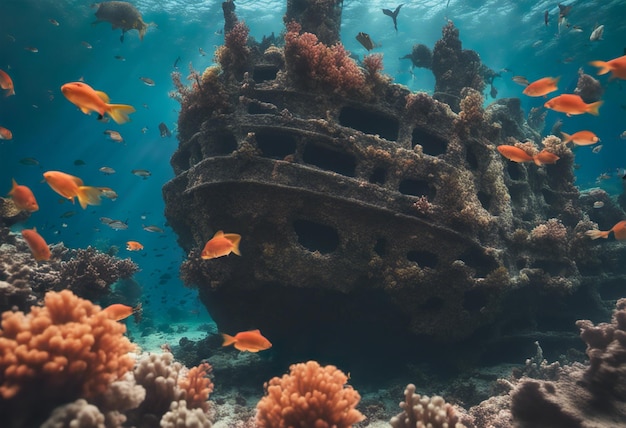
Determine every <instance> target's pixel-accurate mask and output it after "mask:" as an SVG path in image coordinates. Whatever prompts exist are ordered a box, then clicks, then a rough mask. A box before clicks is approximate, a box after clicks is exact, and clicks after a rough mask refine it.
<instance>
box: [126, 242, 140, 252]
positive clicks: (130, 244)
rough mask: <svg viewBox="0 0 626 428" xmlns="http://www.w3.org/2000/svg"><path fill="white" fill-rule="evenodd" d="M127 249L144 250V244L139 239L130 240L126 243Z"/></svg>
mask: <svg viewBox="0 0 626 428" xmlns="http://www.w3.org/2000/svg"><path fill="white" fill-rule="evenodd" d="M126 249H127V250H128V251H141V250H143V245H141V244H140V243H139V242H137V241H128V242H127V243H126Z"/></svg>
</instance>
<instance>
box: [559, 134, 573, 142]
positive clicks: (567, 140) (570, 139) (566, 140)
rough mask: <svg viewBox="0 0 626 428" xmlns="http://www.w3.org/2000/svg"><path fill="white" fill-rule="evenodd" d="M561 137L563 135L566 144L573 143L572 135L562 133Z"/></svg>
mask: <svg viewBox="0 0 626 428" xmlns="http://www.w3.org/2000/svg"><path fill="white" fill-rule="evenodd" d="M561 135H563V142H564V143H567V142H569V141H572V136H571V135H569V134H566V133H565V132H561Z"/></svg>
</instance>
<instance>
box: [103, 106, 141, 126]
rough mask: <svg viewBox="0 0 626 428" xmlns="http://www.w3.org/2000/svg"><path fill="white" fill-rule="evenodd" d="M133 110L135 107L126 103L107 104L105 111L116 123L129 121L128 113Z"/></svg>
mask: <svg viewBox="0 0 626 428" xmlns="http://www.w3.org/2000/svg"><path fill="white" fill-rule="evenodd" d="M135 111H136V110H135V107H133V106H129V105H126V104H107V113H109V116H111V118H112V119H113V120H114V121H115V123H117V124H122V123H126V122H130V117H128V115H129V114H131V113H134V112H135Z"/></svg>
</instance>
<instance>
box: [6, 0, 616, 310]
mask: <svg viewBox="0 0 626 428" xmlns="http://www.w3.org/2000/svg"><path fill="white" fill-rule="evenodd" d="M132 3H133V4H135V5H136V6H137V7H138V9H139V10H140V11H141V12H142V14H143V17H144V20H145V21H146V22H151V23H154V24H155V25H154V26H151V27H150V28H149V30H148V32H147V34H146V36H145V38H144V40H143V41H140V40H139V37H138V35H137V32H135V31H131V32H129V33H127V34H126V36H125V40H124V42H123V43H122V42H121V41H120V35H121V31H120V30H115V31H112V30H111V27H110V25H109V24H108V23H100V24H97V25H93V24H92V23H93V22H94V21H95V16H94V12H95V9H94V8H92V7H91V5H90V4H89V3H88V2H82V1H77V0H62V1H58V0H3V1H2V2H1V3H0V69H3V70H5V71H7V72H8V73H9V74H10V75H11V76H12V78H13V81H14V84H15V92H16V95H15V96H12V97H6V98H1V99H0V126H4V127H6V128H9V129H10V130H11V131H12V132H13V139H12V140H10V141H2V142H1V144H0V158H1V162H2V169H1V170H0V191H1V189H2V186H3V185H4V189H5V191H6V192H7V193H8V191H9V190H10V187H11V178H15V179H16V180H17V181H18V182H19V183H20V184H26V185H28V186H29V187H30V188H31V189H32V190H33V191H34V193H35V195H36V197H37V199H38V201H39V205H40V207H41V209H40V210H39V211H38V212H36V213H34V214H33V215H32V217H31V218H30V219H29V221H28V222H27V223H26V224H23V225H20V226H23V227H37V229H38V230H39V231H40V233H41V234H42V235H43V236H44V238H45V239H46V240H47V242H48V243H51V244H53V243H57V242H63V243H64V244H65V245H66V246H67V247H71V248H82V247H86V246H88V245H93V246H96V247H98V248H99V249H102V250H106V249H107V248H108V247H109V246H112V245H115V246H118V247H119V248H120V252H119V254H118V255H119V256H121V257H126V256H128V257H131V258H132V259H133V260H134V261H135V262H137V263H138V264H139V266H140V269H141V271H140V272H138V273H137V274H136V275H135V279H136V280H137V281H138V282H139V283H140V284H141V285H142V287H143V288H144V293H145V296H146V299H145V300H147V302H146V307H147V311H151V310H152V311H153V312H155V313H156V312H159V313H162V311H163V309H168V308H171V307H172V306H176V307H177V308H178V309H180V310H182V311H183V313H184V314H186V315H188V316H189V317H197V316H198V314H199V313H200V312H202V311H204V309H203V308H202V306H201V305H200V304H199V303H197V301H196V299H195V298H193V295H192V294H190V293H191V292H190V291H189V290H188V289H185V288H184V287H183V285H182V283H181V282H180V280H179V279H178V266H179V264H180V262H181V261H182V260H183V258H184V257H185V254H183V252H182V250H181V249H180V248H179V247H178V246H177V244H176V236H175V234H174V232H173V231H172V230H171V229H170V228H169V227H168V226H167V225H166V223H165V218H164V216H163V210H164V204H163V199H162V195H161V187H162V186H163V184H164V183H165V182H167V181H168V180H169V179H171V178H172V177H173V171H172V168H171V167H170V165H169V158H170V156H171V155H172V153H173V152H174V150H175V149H176V147H177V143H178V141H177V139H176V121H177V111H178V109H179V108H180V106H179V104H178V103H177V102H176V101H175V100H173V99H172V98H170V97H169V95H168V93H169V92H170V91H171V90H173V85H172V82H171V73H172V71H174V70H175V68H174V64H175V63H176V65H177V67H178V70H179V71H180V72H181V73H182V75H183V76H186V75H187V74H188V67H189V65H190V64H191V66H192V67H193V68H194V69H196V70H199V71H202V70H204V68H205V67H207V66H209V65H211V64H213V62H214V60H213V52H214V50H215V48H216V46H218V45H220V44H222V43H223V34H222V31H221V29H222V26H223V16H222V10H221V2H219V1H204V2H196V1H182V0H181V1H168V2H164V1H137V2H132ZM235 4H236V6H237V9H236V12H237V14H238V17H239V19H240V20H243V21H245V22H246V24H247V25H248V26H249V27H250V35H251V36H253V37H255V38H256V39H257V40H260V39H261V38H262V37H263V36H264V35H266V36H268V35H270V34H271V33H274V34H276V35H278V34H280V32H281V31H282V30H283V28H284V26H283V22H282V16H283V14H284V12H285V7H286V6H285V2H284V1H254V0H247V1H243V0H241V1H240V0H237V1H236V2H235ZM563 4H564V5H571V6H572V10H571V13H570V14H569V16H568V17H567V19H568V22H569V23H570V27H568V26H566V25H561V26H559V25H558V24H557V20H558V10H559V9H558V7H557V4H556V2H552V1H495V0H491V1H476V0H450V1H419V2H417V1H407V2H405V3H404V4H403V6H402V8H401V11H400V13H399V16H398V31H397V32H396V31H395V30H394V28H393V25H392V21H391V19H390V18H389V17H388V16H385V15H384V14H383V13H382V12H381V9H382V8H390V9H394V8H395V7H396V6H397V4H389V3H387V2H380V1H367V2H361V1H351V0H345V1H344V12H343V16H342V27H341V34H342V40H343V43H344V44H345V46H346V48H347V49H349V50H350V51H351V52H353V53H354V54H355V55H358V56H359V57H362V56H363V55H364V54H365V53H367V52H366V50H365V49H364V48H363V47H362V46H361V45H360V44H359V43H358V42H357V40H356V39H355V36H356V34H357V33H358V32H361V31H363V32H367V33H368V34H370V36H371V38H372V39H373V40H374V41H375V42H376V43H377V44H380V47H377V48H376V49H375V50H374V52H375V53H376V52H379V53H383V55H384V66H385V70H384V71H385V73H387V74H388V75H390V76H391V77H392V78H393V79H394V81H395V82H396V83H399V84H402V85H406V86H407V87H409V88H410V89H411V90H414V91H418V90H419V91H426V92H429V93H432V92H433V87H434V78H433V76H432V73H431V72H430V71H429V70H425V69H412V68H411V66H410V62H409V61H408V60H401V59H400V57H402V56H404V55H405V54H408V53H410V51H411V48H412V46H413V45H414V44H416V43H423V44H425V45H427V46H429V47H431V48H432V47H433V46H434V43H435V42H436V41H437V40H438V39H439V38H440V37H441V28H442V27H443V26H444V25H445V24H446V22H447V20H448V19H449V20H452V21H453V22H454V24H455V26H456V27H457V28H458V29H459V31H460V38H461V40H462V42H463V47H464V48H465V49H472V50H475V51H476V52H478V53H479V55H480V57H481V59H482V61H483V63H485V64H486V65H487V66H488V67H490V68H492V69H493V70H495V71H499V72H500V73H501V76H500V77H499V78H496V79H495V80H494V86H495V87H496V88H497V90H498V95H497V98H502V97H521V98H522V104H523V107H524V109H525V111H526V112H528V111H529V109H530V108H531V107H536V106H541V105H542V104H543V103H544V101H545V100H544V99H543V98H536V99H534V98H533V99H531V98H529V97H525V96H523V95H522V93H521V92H522V89H523V88H522V87H521V86H519V85H518V84H516V83H514V82H513V81H512V77H513V76H514V75H521V76H525V77H527V78H528V80H530V81H532V80H536V79H538V78H541V77H544V76H561V83H560V87H559V92H560V93H565V92H571V91H573V89H574V88H575V86H576V81H577V78H578V70H579V68H581V67H582V68H583V70H584V71H585V72H586V73H589V74H593V75H595V72H596V69H595V67H592V66H590V65H588V62H589V61H592V60H609V59H612V58H615V57H618V56H621V55H623V54H624V48H625V43H626V42H625V41H626V24H625V23H624V20H623V16H626V4H625V3H624V2H623V1H619V0H613V1H568V2H563ZM546 10H547V11H548V12H549V18H550V19H549V24H548V25H545V23H544V12H545V11H546ZM51 20H55V21H56V22H58V24H59V25H54V24H53V22H51ZM574 25H576V26H579V27H580V28H581V29H582V31H581V32H578V31H575V30H574V29H573V26H574ZM596 25H604V26H605V31H604V40H601V41H596V42H591V41H590V40H589V36H590V34H591V32H592V30H593V28H594V26H596ZM28 47H35V48H37V50H38V52H36V53H35V52H32V51H31V50H28V49H26V48H28ZM141 77H147V78H150V79H152V80H154V82H155V85H154V86H147V85H146V84H145V83H144V82H143V81H142V80H141V79H140V78H141ZM79 79H84V81H85V82H86V83H88V84H89V85H91V86H93V87H94V88H96V89H98V90H102V91H104V92H106V93H107V94H108V95H109V96H110V98H111V101H112V102H114V103H124V104H131V105H133V106H135V108H136V109H137V112H136V113H135V114H133V115H132V116H131V117H132V122H130V123H127V124H124V125H117V124H115V123H114V122H112V121H111V122H109V123H101V122H98V121H97V120H96V117H95V115H93V114H92V115H91V116H87V115H84V114H83V113H81V112H80V111H79V110H78V109H77V108H76V107H75V106H74V105H73V104H71V103H69V102H68V101H67V100H66V99H65V98H64V96H63V95H62V93H61V91H60V87H61V85H63V84H64V83H67V82H71V81H76V80H79ZM599 79H600V80H601V82H602V83H603V85H604V86H605V95H604V96H603V100H604V101H605V104H604V106H603V107H602V108H601V114H600V116H599V117H593V116H590V115H584V116H576V117H565V115H563V114H560V113H555V112H549V113H548V116H547V119H546V129H545V130H544V131H545V132H548V131H549V130H550V127H551V125H552V123H554V122H555V121H556V120H557V119H561V120H562V121H563V128H562V129H563V130H564V131H565V132H568V133H573V132H575V131H578V130H582V129H589V130H592V131H594V132H595V133H596V134H598V136H599V137H600V138H601V140H602V144H603V149H602V150H601V151H600V152H599V153H592V149H591V147H581V148H578V149H577V150H576V162H577V163H578V164H579V165H580V166H581V167H580V169H579V170H578V171H577V184H578V185H579V186H580V188H581V189H587V188H590V187H594V186H602V187H604V188H606V189H608V190H609V191H610V192H611V193H612V194H614V195H616V194H617V193H619V192H621V177H619V176H618V175H617V173H616V172H617V169H618V168H624V167H626V156H625V155H626V140H623V139H620V134H621V133H622V132H623V131H625V130H626V121H625V119H626V98H625V95H626V89H625V88H624V83H623V82H621V81H618V80H613V81H609V79H608V77H607V76H601V77H600V78H599ZM488 92H489V88H487V91H486V93H485V96H486V101H485V102H486V104H488V103H489V102H491V101H492V98H491V97H490V96H489V94H488ZM161 122H163V123H165V124H166V125H167V126H168V127H169V128H170V129H171V130H172V131H173V136H172V137H170V138H167V137H166V138H162V137H161V136H160V134H159V131H158V125H159V123H161ZM109 129H111V130H116V131H119V132H120V133H121V134H122V136H123V137H124V140H125V141H124V143H116V142H113V141H111V140H109V139H107V137H106V135H105V134H104V131H105V130H109ZM30 157H32V158H36V159H37V160H38V161H39V165H34V166H33V165H23V164H22V163H20V159H23V158H30ZM77 161H78V162H77ZM82 162H84V165H82ZM77 163H78V164H81V165H77ZM103 166H108V167H111V168H113V169H115V170H116V173H115V174H111V175H104V174H103V173H101V172H100V171H99V168H101V167H103ZM133 169H147V170H149V171H150V172H151V176H150V177H148V178H147V179H143V178H141V177H137V176H135V175H133V174H132V173H131V170H133ZM47 170H61V171H64V172H67V173H70V174H73V175H77V176H79V177H81V178H82V179H83V180H84V182H85V184H87V185H93V186H103V187H104V186H106V187H110V188H112V189H114V190H115V191H116V192H117V193H118V194H119V198H118V199H117V200H115V201H111V200H104V201H103V203H102V205H100V206H95V207H93V206H90V207H88V208H87V209H86V210H82V209H81V208H80V206H78V205H71V204H69V203H67V202H65V203H60V202H59V196H58V195H57V194H56V193H54V192H53V191H52V190H51V189H50V188H49V187H48V185H47V184H45V183H42V173H43V172H44V171H47ZM602 173H609V174H610V176H611V177H610V178H609V179H608V180H603V181H601V182H599V183H597V182H596V178H597V177H598V176H599V175H600V174H602ZM2 183H4V184H2ZM71 212H75V213H74V214H72V215H70V213H71ZM100 217H109V218H112V219H118V220H121V221H124V222H127V223H128V229H126V230H119V231H115V230H112V229H110V228H109V227H107V226H106V225H104V224H102V223H101V222H100V220H99V218H100ZM143 225H156V226H158V227H160V228H162V229H163V230H164V232H163V233H151V232H147V231H145V230H144V229H143V228H142V226H143ZM128 240H136V241H139V242H141V243H142V244H143V245H144V247H145V249H144V250H143V251H140V252H133V253H130V252H126V251H125V249H124V248H125V242H126V241H128ZM163 275H165V276H163ZM181 302H182V303H181Z"/></svg>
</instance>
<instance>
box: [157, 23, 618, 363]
mask: <svg viewBox="0 0 626 428" xmlns="http://www.w3.org/2000/svg"><path fill="white" fill-rule="evenodd" d="M307 40H308V41H311V40H313V39H312V38H311V37H309V36H307ZM315 49H317V50H318V51H319V52H322V51H323V47H321V46H317V45H316V47H315ZM277 51H278V52H279V51H280V49H278V48H274V49H272V53H271V55H269V54H265V53H261V54H260V53H259V52H257V51H256V50H255V49H254V48H251V51H250V57H249V58H248V61H247V62H246V67H248V68H247V69H246V70H245V72H244V73H243V77H242V79H241V80H238V81H233V80H232V76H233V74H232V73H229V72H228V70H224V73H221V74H218V73H212V74H211V77H210V78H208V79H207V80H206V81H203V80H198V86H197V87H195V88H192V89H186V88H182V89H180V95H181V96H180V97H179V99H180V100H181V102H182V105H181V113H180V116H179V139H180V142H179V147H178V149H177V151H176V152H175V153H174V155H173V156H172V159H171V164H172V167H173V169H174V172H175V174H176V177H175V178H174V179H172V180H171V181H170V182H168V183H167V184H166V185H165V186H164V188H163V195H164V199H165V203H166V210H165V215H166V217H167V219H168V223H169V224H170V226H171V227H172V228H173V229H174V231H175V232H176V233H177V234H178V241H179V243H180V245H181V246H182V247H183V248H184V250H185V251H186V252H187V253H188V258H187V260H186V261H185V262H184V263H183V265H182V267H181V277H182V279H183V280H184V282H185V283H186V284H187V285H190V286H195V287H197V288H198V290H199V296H200V299H201V300H202V302H203V303H204V304H205V306H206V307H207V309H208V310H209V313H210V314H211V316H212V317H213V319H215V321H216V322H217V324H218V325H219V328H220V331H232V332H237V331H243V330H248V329H250V328H251V327H254V328H259V329H260V330H261V331H263V334H264V335H265V336H266V337H270V338H271V341H272V343H273V344H274V347H273V349H274V350H275V351H276V353H277V354H279V355H283V356H284V358H285V360H287V361H289V362H292V361H294V359H296V358H314V357H316V356H318V355H320V356H323V358H327V359H328V358H331V357H335V358H342V357H348V356H351V357H354V358H357V359H358V360H360V361H361V360H370V361H375V360H376V359H377V358H382V357H383V356H384V357H385V358H387V359H390V358H394V357H395V356H398V355H413V354H415V353H419V354H420V355H421V356H422V357H424V358H428V357H429V356H430V357H432V358H434V359H436V360H438V361H440V362H442V364H443V365H445V364H446V363H443V361H447V362H448V363H449V362H450V360H455V359H456V358H461V357H460V356H458V357H455V355H461V354H463V352H465V354H463V358H465V359H467V358H469V355H475V356H476V357H477V358H480V356H481V355H485V354H488V353H489V352H491V350H493V349H496V348H499V344H500V343H501V342H499V340H506V342H507V344H508V346H507V349H510V350H511V355H513V354H514V352H515V351H517V350H518V348H517V347H516V346H515V345H514V343H515V340H516V339H515V338H516V336H517V335H519V339H518V340H519V344H521V343H522V342H524V343H525V341H527V336H526V330H527V329H533V328H535V327H536V326H537V325H542V328H545V329H548V330H549V329H556V330H562V329H563V328H564V327H563V326H565V325H567V326H570V325H572V323H573V322H574V321H575V320H576V319H578V317H580V316H581V314H584V316H585V317H589V318H594V319H595V317H596V316H599V315H604V314H606V310H605V309H604V307H603V306H602V303H601V300H600V298H599V297H598V290H601V289H602V287H603V286H604V285H605V284H606V283H607V282H608V278H606V277H605V279H606V280H605V281H599V273H598V271H597V264H594V263H595V262H594V263H589V262H588V259H589V256H590V255H592V259H594V260H596V261H598V259H597V258H595V257H596V256H595V255H596V254H598V252H597V251H596V250H595V249H594V247H595V246H596V244H594V243H591V241H590V240H589V239H588V238H587V237H586V236H585V235H584V232H585V231H586V230H588V229H589V228H592V227H593V224H592V223H591V222H589V221H587V220H585V216H584V212H583V210H582V209H581V207H580V204H579V196H580V195H579V192H578V190H577V188H576V187H575V186H574V185H573V181H574V175H573V172H572V171H573V168H572V167H573V160H574V157H573V154H572V152H571V150H570V149H569V148H568V147H567V146H566V145H565V144H562V143H561V140H560V139H559V138H557V137H554V136H549V137H547V138H544V139H543V141H539V140H540V136H539V134H538V133H537V131H535V130H533V129H532V128H531V127H529V126H528V125H527V123H526V122H525V121H524V115H523V113H522V112H521V109H520V103H519V100H515V99H504V100H499V101H498V102H497V103H496V104H493V105H491V106H489V107H488V108H487V109H484V108H483V107H482V105H483V98H482V95H481V93H480V90H481V88H483V87H484V83H483V81H482V78H481V77H480V75H479V68H480V67H479V66H480V60H479V58H478V56H477V55H475V53H471V52H468V51H462V50H461V44H460V40H459V39H458V31H456V29H455V28H454V27H453V26H452V24H448V25H447V26H446V27H445V28H444V39H443V41H442V42H441V43H439V44H438V46H437V47H436V48H435V53H434V55H433V69H435V68H437V67H438V68H437V70H438V71H437V72H436V74H437V73H440V72H441V73H443V74H445V73H446V72H448V71H451V73H449V74H450V76H449V77H450V79H449V80H445V82H448V83H445V82H444V81H441V80H440V83H438V85H440V86H439V87H440V88H442V86H441V85H447V86H446V88H445V91H446V92H450V93H455V94H458V95H455V97H456V96H458V98H459V99H458V100H457V99H456V98H454V97H453V98H452V99H454V100H455V101H454V102H453V103H452V104H451V105H455V108H452V109H451V107H450V106H449V105H448V104H445V103H443V102H441V101H438V100H437V99H435V98H437V97H435V98H433V97H431V96H429V95H427V94H425V93H410V92H409V91H408V90H407V89H406V88H403V87H401V86H398V85H394V84H391V83H389V82H387V81H380V82H379V83H378V84H377V85H373V86H371V87H369V88H368V90H367V91H361V92H349V93H348V92H342V91H340V90H338V89H333V88H330V87H321V86H316V85H315V84H314V82H311V81H309V82H308V84H306V83H307V82H304V83H303V82H302V79H306V78H307V77H306V75H304V76H303V75H301V74H300V75H298V76H294V75H293V74H294V73H297V71H296V70H295V69H294V68H290V67H289V66H288V64H289V60H288V59H287V60H286V61H285V62H282V61H280V60H278V61H277V60H276V59H280V58H282V57H283V56H281V55H280V54H278V53H277ZM285 56H288V54H287V52H285ZM270 58H271V59H272V60H271V61H270ZM436 58H438V60H437V61H438V62H437V61H436V60H435V59H436ZM463 64H464V65H463ZM457 66H458V67H460V69H462V70H464V71H463V73H464V75H463V77H462V78H457V77H454V78H453V77H452V76H453V75H454V74H455V73H454V72H453V71H454V70H456V69H457V68H456V67H457ZM466 66H467V67H466ZM474 66H475V67H474ZM464 67H465V68H464ZM308 78H309V79H317V78H319V76H317V75H316V76H311V77H308ZM204 85H207V86H204ZM209 85H210V86H209ZM209 87H210V88H212V89H211V90H207V88H209ZM447 99H448V98H446V100H447ZM225 100H230V102H226V101H225ZM226 106H227V107H226ZM455 109H456V110H458V111H459V113H458V114H457V113H455V112H454V111H453V110H455ZM521 141H524V142H523V143H522V142H521ZM500 144H509V145H520V146H521V147H525V148H526V149H527V150H529V151H530V152H532V151H534V152H533V153H537V152H538V151H539V147H541V148H545V149H546V150H548V151H550V152H551V153H553V154H555V155H557V156H559V157H560V159H559V160H558V162H557V163H555V164H549V165H543V166H537V165H535V164H533V163H515V162H510V161H508V160H506V159H504V158H503V157H502V156H501V155H500V154H499V153H498V152H497V151H496V150H495V148H496V146H498V145H500ZM217 230H224V231H227V232H229V233H238V234H240V235H242V241H241V247H240V249H241V254H242V256H241V257H237V256H232V255H231V256H229V257H222V258H217V259H212V260H203V259H201V258H200V250H201V249H202V248H203V247H204V244H205V243H206V241H207V240H208V239H210V238H211V237H212V236H213V235H214V233H215V232H216V231H217ZM533 230H534V231H535V233H534V235H533V233H532V231H533ZM544 232H545V233H544ZM548 244H549V245H548ZM581 266H582V268H581ZM556 298H558V299H559V301H560V302H561V306H560V307H559V309H558V310H556V309H555V307H554V299H556ZM373 338H375V341H376V347H375V349H373V348H372V346H371V343H372V339H373ZM450 342H454V343H457V344H458V347H457V348H455V349H456V351H455V352H454V353H447V352H446V349H448V348H445V347H442V346H440V345H441V344H442V343H450ZM463 344H464V345H463ZM478 344H481V345H482V346H480V345H478ZM487 344H489V345H487ZM388 349H394V352H393V353H392V354H393V355H392V356H390V353H389V352H388ZM459 349H462V350H463V351H462V352H461V351H459Z"/></svg>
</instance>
